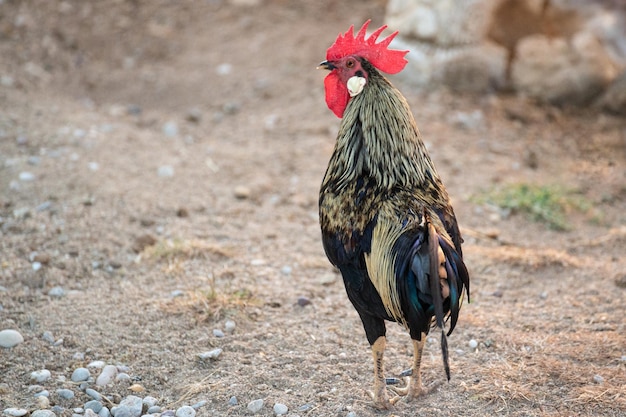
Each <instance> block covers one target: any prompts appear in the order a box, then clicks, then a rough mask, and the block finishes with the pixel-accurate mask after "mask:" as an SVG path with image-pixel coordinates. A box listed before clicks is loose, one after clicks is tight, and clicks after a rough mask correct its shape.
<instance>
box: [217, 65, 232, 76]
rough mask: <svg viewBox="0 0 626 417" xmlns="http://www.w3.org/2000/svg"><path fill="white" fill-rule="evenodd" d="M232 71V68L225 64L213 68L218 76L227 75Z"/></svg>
mask: <svg viewBox="0 0 626 417" xmlns="http://www.w3.org/2000/svg"><path fill="white" fill-rule="evenodd" d="M232 70H233V66H232V65H230V64H229V63H227V62H225V63H223V64H220V65H218V66H217V68H215V72H217V74H218V75H228V74H230V73H231V72H232Z"/></svg>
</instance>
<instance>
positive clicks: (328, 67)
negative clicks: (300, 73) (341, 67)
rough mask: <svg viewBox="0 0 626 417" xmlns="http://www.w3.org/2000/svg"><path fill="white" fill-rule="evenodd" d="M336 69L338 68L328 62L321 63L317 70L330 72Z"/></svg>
mask: <svg viewBox="0 0 626 417" xmlns="http://www.w3.org/2000/svg"><path fill="white" fill-rule="evenodd" d="M335 68H337V67H336V66H334V65H333V64H332V62H328V61H323V62H320V64H319V65H318V66H317V69H325V70H328V71H332V70H334V69H335Z"/></svg>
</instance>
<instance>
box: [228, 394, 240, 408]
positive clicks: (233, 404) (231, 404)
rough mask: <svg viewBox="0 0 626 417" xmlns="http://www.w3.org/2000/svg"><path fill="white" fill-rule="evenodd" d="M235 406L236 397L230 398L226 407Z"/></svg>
mask: <svg viewBox="0 0 626 417" xmlns="http://www.w3.org/2000/svg"><path fill="white" fill-rule="evenodd" d="M237 404H239V401H237V397H235V396H234V395H233V396H232V397H230V399H229V400H228V405H230V406H235V405H237Z"/></svg>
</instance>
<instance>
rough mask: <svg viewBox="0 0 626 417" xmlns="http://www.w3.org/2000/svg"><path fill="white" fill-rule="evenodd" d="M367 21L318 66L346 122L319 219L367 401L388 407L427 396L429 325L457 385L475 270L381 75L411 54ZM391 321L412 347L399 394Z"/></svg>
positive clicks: (404, 108)
mask: <svg viewBox="0 0 626 417" xmlns="http://www.w3.org/2000/svg"><path fill="white" fill-rule="evenodd" d="M369 23H370V21H369V20H368V21H367V22H365V24H364V25H363V27H362V28H361V29H360V30H359V32H358V33H357V34H356V36H355V35H354V27H353V26H351V27H350V29H349V30H348V31H347V32H346V33H345V34H343V35H342V34H339V36H338V37H337V40H336V41H335V43H334V44H333V45H332V46H331V47H330V48H328V51H327V53H326V60H325V61H324V62H322V63H321V64H319V67H318V68H322V69H326V70H329V71H330V73H329V74H328V75H327V76H326V78H325V79H324V86H325V92H326V103H327V105H328V107H329V108H330V110H332V111H333V113H334V114H335V115H337V116H338V117H340V118H342V121H341V125H340V127H339V133H338V135H337V141H336V144H335V148H334V151H333V154H332V156H331V158H330V162H329V164H328V168H327V170H326V174H325V176H324V180H323V182H322V185H321V189H320V197H319V214H320V225H321V229H322V243H323V246H324V250H325V252H326V256H327V257H328V259H329V260H330V262H331V263H332V264H333V265H334V266H336V267H337V268H338V269H339V271H340V272H341V274H342V277H343V282H344V285H345V288H346V292H347V294H348V298H349V299H350V301H351V302H352V305H353V306H354V308H355V309H356V311H357V312H358V314H359V317H360V318H361V321H362V323H363V327H364V329H365V335H366V337H367V340H368V342H369V343H370V346H371V350H372V355H373V359H374V390H373V391H372V392H370V395H371V396H372V398H373V400H374V404H375V406H377V407H378V408H383V409H389V408H391V407H392V406H393V404H395V403H396V401H397V400H398V399H400V398H402V397H406V398H408V399H414V398H416V397H418V396H419V395H420V394H423V393H426V392H428V391H429V390H427V389H425V388H424V387H423V385H422V381H421V376H420V364H421V359H422V352H423V348H424V343H425V340H426V335H427V334H428V333H429V331H430V330H431V328H437V329H439V330H440V331H441V349H442V356H443V362H444V369H445V372H446V376H447V379H448V380H449V379H450V368H449V364H448V351H447V340H446V336H448V335H450V333H451V332H452V331H453V330H454V327H455V325H456V323H457V319H458V315H459V310H460V308H461V303H462V299H463V293H464V291H465V292H466V294H467V297H468V301H469V274H468V271H467V268H466V266H465V264H464V263H463V257H462V252H461V243H462V242H463V239H462V238H461V233H460V232H459V227H458V225H457V221H456V217H455V215H454V210H453V209H452V206H451V204H450V198H449V197H448V193H447V191H446V189H445V187H444V185H443V183H442V181H441V178H440V177H439V175H438V174H437V171H436V169H435V166H434V164H433V162H432V160H431V159H430V156H429V155H428V152H427V150H426V147H425V145H424V143H423V142H422V139H421V137H420V133H419V131H418V129H417V125H416V123H415V120H414V118H413V116H412V114H411V111H410V109H409V106H408V104H407V101H406V99H405V98H404V97H403V96H402V94H401V93H400V92H399V91H398V90H397V89H396V88H395V87H393V86H392V85H391V83H390V82H389V81H388V80H387V79H386V78H385V77H384V76H383V75H381V72H385V73H389V74H395V73H397V72H400V71H401V70H402V69H403V68H404V66H405V65H406V63H407V61H406V59H405V58H404V56H405V55H406V54H407V52H408V51H399V50H392V49H389V48H388V46H389V44H390V43H391V41H392V40H393V38H394V37H395V36H396V35H397V33H398V32H395V33H393V34H392V35H390V36H389V37H387V38H385V39H383V40H382V41H380V42H379V43H376V41H377V39H378V36H379V35H380V34H381V33H382V31H383V30H385V29H386V26H382V27H381V28H379V29H378V30H376V31H375V32H373V33H372V34H371V35H370V36H369V37H368V38H367V39H366V38H365V35H366V30H367V26H368V24H369ZM385 321H394V322H397V323H399V324H400V325H402V326H403V327H404V328H405V329H406V330H407V331H408V333H409V335H410V337H411V339H412V342H413V348H414V357H413V363H412V367H411V369H410V370H409V372H407V375H410V377H409V378H408V379H409V380H408V384H407V386H406V387H405V388H402V389H400V388H397V387H392V389H393V391H395V392H396V394H397V395H395V396H394V397H392V398H390V397H389V394H388V393H387V384H386V383H387V380H386V378H385V377H384V373H383V355H384V351H385V345H386V336H385V335H386V329H385ZM446 327H447V331H446ZM394 388H395V389H394Z"/></svg>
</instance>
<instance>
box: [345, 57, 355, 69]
mask: <svg viewBox="0 0 626 417" xmlns="http://www.w3.org/2000/svg"><path fill="white" fill-rule="evenodd" d="M353 66H354V61H353V60H351V59H350V60H348V62H346V67H348V68H352V67H353Z"/></svg>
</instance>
